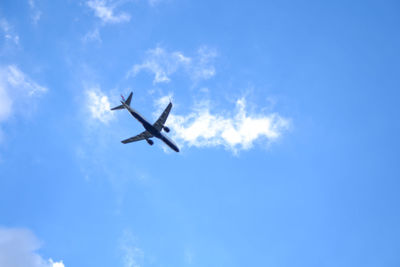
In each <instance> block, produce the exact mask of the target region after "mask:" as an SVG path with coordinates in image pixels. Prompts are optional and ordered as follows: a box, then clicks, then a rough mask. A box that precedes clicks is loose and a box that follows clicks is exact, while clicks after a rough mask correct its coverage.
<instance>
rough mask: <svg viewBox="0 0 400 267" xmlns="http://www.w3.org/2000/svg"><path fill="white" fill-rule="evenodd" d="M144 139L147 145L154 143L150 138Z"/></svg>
mask: <svg viewBox="0 0 400 267" xmlns="http://www.w3.org/2000/svg"><path fill="white" fill-rule="evenodd" d="M146 141H147V143H148V144H149V145H151V146H152V145H153V144H154V141H153V140H151V139H146Z"/></svg>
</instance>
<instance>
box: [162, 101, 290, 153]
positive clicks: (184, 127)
mask: <svg viewBox="0 0 400 267" xmlns="http://www.w3.org/2000/svg"><path fill="white" fill-rule="evenodd" d="M169 98H170V97H169V96H166V97H163V98H161V99H159V100H158V101H157V103H156V104H157V106H159V107H160V108H161V107H163V108H164V107H165V106H166V104H167V103H168V101H169ZM166 125H167V126H168V127H170V128H171V130H172V135H173V138H174V139H175V140H176V141H177V142H178V143H180V145H181V146H182V145H188V146H189V147H190V146H195V147H210V146H224V147H226V148H228V149H230V150H232V151H233V152H235V153H236V152H237V151H238V150H247V149H250V148H252V147H253V145H254V142H255V141H256V140H258V139H264V140H265V141H266V143H267V144H268V143H269V142H272V141H275V140H277V139H278V138H279V137H280V136H281V135H282V133H283V132H284V131H285V130H287V129H288V128H289V125H290V121H289V120H288V119H286V118H283V117H282V116H280V115H279V114H277V113H271V114H248V112H247V111H246V101H245V99H244V98H240V99H238V100H237V101H236V112H235V114H217V113H212V112H211V110H210V107H209V104H208V103H207V102H204V103H201V104H200V105H198V107H197V108H195V109H194V110H193V111H192V112H191V113H189V114H187V115H175V114H173V113H171V114H170V116H169V118H168V120H167V122H166Z"/></svg>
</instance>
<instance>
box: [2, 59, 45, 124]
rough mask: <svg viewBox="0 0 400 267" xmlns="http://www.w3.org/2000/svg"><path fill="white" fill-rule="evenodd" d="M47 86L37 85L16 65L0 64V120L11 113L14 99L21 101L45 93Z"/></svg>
mask: <svg viewBox="0 0 400 267" xmlns="http://www.w3.org/2000/svg"><path fill="white" fill-rule="evenodd" d="M46 91H47V88H45V87H43V86H41V85H38V84H37V83H36V82H34V81H33V80H32V79H31V78H29V77H28V76H27V75H26V74H25V73H23V72H22V71H21V70H20V69H19V68H18V67H17V66H15V65H8V66H5V67H4V66H3V67H1V66H0V122H1V121H4V120H6V119H8V118H9V116H10V115H11V114H12V112H13V111H14V110H13V105H14V102H15V101H16V100H18V102H19V103H22V102H24V101H26V100H27V99H29V100H30V101H31V100H32V98H33V97H35V96H38V95H41V94H42V93H45V92H46Z"/></svg>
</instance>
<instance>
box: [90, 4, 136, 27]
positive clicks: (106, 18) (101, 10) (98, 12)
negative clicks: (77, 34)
mask: <svg viewBox="0 0 400 267" xmlns="http://www.w3.org/2000/svg"><path fill="white" fill-rule="evenodd" d="M86 4H87V6H88V7H89V8H91V9H92V10H93V11H94V14H95V16H96V17H98V18H99V19H101V21H102V22H104V23H112V24H116V23H122V22H128V21H130V19H131V16H130V15H129V14H127V13H125V12H121V13H118V14H115V12H114V9H115V7H116V6H115V4H113V3H110V2H109V1H106V0H90V1H87V2H86Z"/></svg>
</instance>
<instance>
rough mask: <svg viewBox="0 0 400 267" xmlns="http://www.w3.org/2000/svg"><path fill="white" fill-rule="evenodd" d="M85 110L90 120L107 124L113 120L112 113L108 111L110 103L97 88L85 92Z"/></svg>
mask: <svg viewBox="0 0 400 267" xmlns="http://www.w3.org/2000/svg"><path fill="white" fill-rule="evenodd" d="M86 96H87V108H88V110H89V113H90V116H91V118H92V119H94V120H97V121H100V122H102V123H108V122H109V121H110V120H111V119H112V118H114V113H113V112H112V111H111V110H110V109H111V106H110V101H109V100H108V97H107V95H105V94H104V93H103V92H102V91H101V89H100V88H99V87H93V88H90V89H87V90H86Z"/></svg>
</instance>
